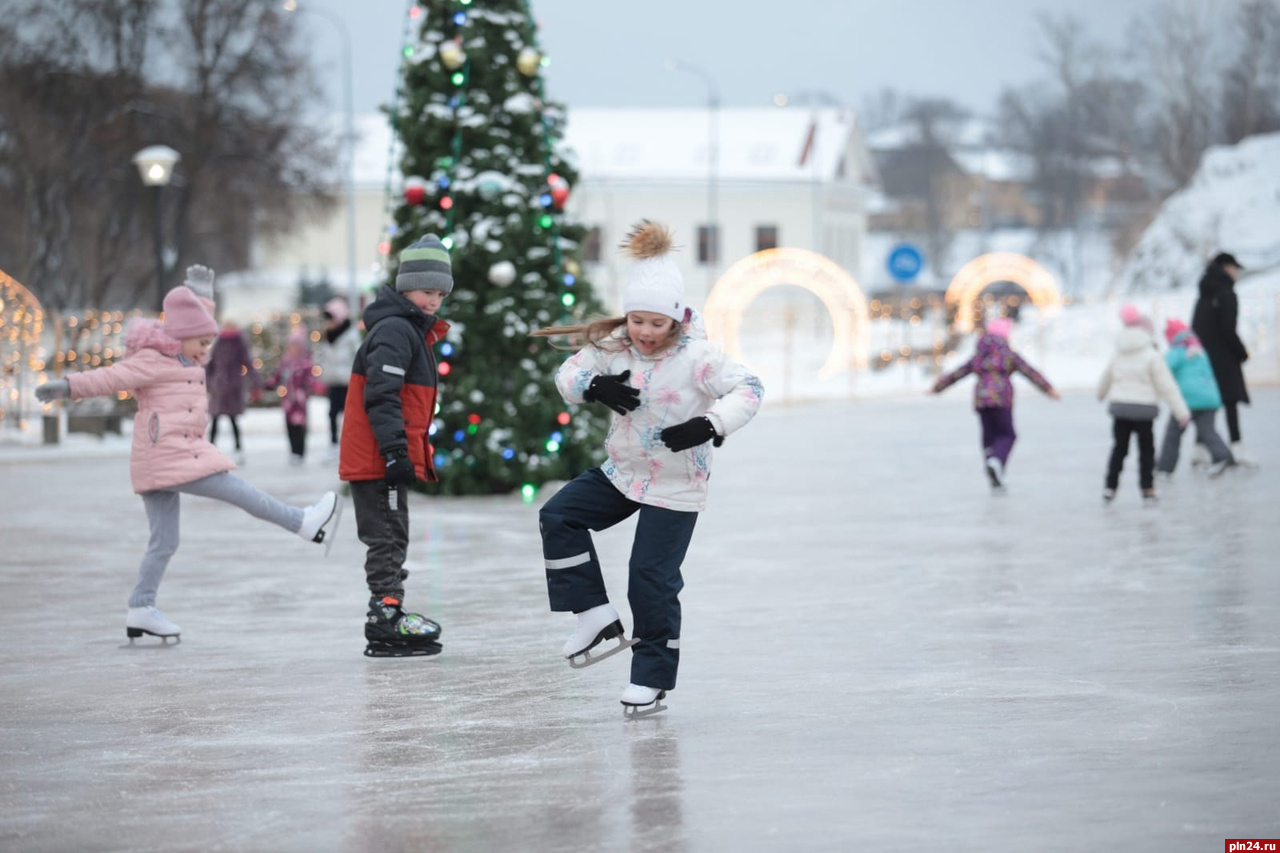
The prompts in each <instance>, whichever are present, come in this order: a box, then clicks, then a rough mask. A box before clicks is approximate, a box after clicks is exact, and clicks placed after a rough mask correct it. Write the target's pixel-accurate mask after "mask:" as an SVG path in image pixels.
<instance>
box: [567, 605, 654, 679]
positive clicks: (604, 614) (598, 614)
mask: <svg viewBox="0 0 1280 853" xmlns="http://www.w3.org/2000/svg"><path fill="white" fill-rule="evenodd" d="M614 639H616V640H617V641H618V644H617V645H616V646H614V647H613V648H611V649H609V650H607V651H604V652H599V653H597V654H594V655H593V654H591V650H592V649H594V648H595V647H596V646H598V645H600V644H601V643H603V642H604V641H605V640H614ZM635 643H636V641H635V640H628V639H627V635H626V631H624V630H623V628H622V620H621V619H619V618H618V611H617V610H615V609H614V607H613V605H612V604H601V605H599V606H597V607H593V608H591V609H590V610H584V611H582V612H581V613H579V614H578V630H576V631H574V632H573V636H572V637H570V638H569V641H568V642H567V643H565V644H564V648H563V649H561V650H560V653H561V654H562V655H564V656H565V658H566V659H568V661H569V666H571V667H573V668H574V669H582V668H583V667H588V666H591V665H592V664H595V663H599V662H600V661H602V660H604V659H605V658H611V657H613V656H614V655H616V654H617V653H618V652H620V651H623V650H624V649H629V648H631V647H632V646H633V645H635Z"/></svg>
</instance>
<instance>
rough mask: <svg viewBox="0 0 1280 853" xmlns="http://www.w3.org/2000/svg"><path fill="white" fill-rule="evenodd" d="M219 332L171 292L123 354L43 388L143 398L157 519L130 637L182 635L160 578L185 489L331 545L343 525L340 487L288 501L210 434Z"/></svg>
mask: <svg viewBox="0 0 1280 853" xmlns="http://www.w3.org/2000/svg"><path fill="white" fill-rule="evenodd" d="M217 334H218V326H217V324H216V323H215V322H214V320H213V317H212V316H211V315H210V314H209V312H208V310H207V309H206V308H205V307H204V305H203V304H202V303H201V302H200V299H199V297H197V296H196V294H195V293H194V292H193V291H192V290H191V289H190V288H188V287H176V288H174V289H173V290H171V291H169V293H168V295H167V296H165V299H164V319H163V321H155V320H139V321H136V322H134V323H133V324H132V325H131V326H130V328H129V331H128V333H127V334H126V338H125V346H126V348H127V354H126V355H125V357H124V358H123V359H121V360H120V361H118V362H116V363H115V364H113V365H111V366H110V367H102V368H98V369H96V370H89V371H86V372H83V373H74V374H71V375H70V376H68V377H67V378H65V379H58V380H55V381H53V382H46V383H45V384H43V385H40V386H39V387H38V388H36V397H37V398H38V399H40V400H41V401H42V402H49V401H51V400H65V399H68V398H71V399H80V398H83V397H98V396H103V395H106V394H115V393H118V392H120V391H129V392H131V393H132V394H133V395H134V397H135V398H136V399H137V401H138V414H137V416H136V417H135V418H134V428H133V448H132V451H131V452H130V454H129V469H130V476H131V479H132V480H133V490H134V491H135V492H137V493H138V494H140V495H141V496H142V505H143V508H144V509H145V510H146V513H147V521H148V522H150V525H151V540H150V542H149V543H148V545H147V552H146V554H145V555H144V556H143V558H142V565H141V566H140V567H139V569H138V581H137V584H136V585H135V586H134V588H133V593H132V594H131V595H130V596H129V612H128V615H127V616H126V617H125V631H126V633H127V635H128V636H129V637H130V642H132V639H133V638H135V637H140V636H142V635H143V634H151V635H153V636H156V637H163V638H168V637H178V636H179V635H180V634H181V633H182V629H180V628H179V627H178V626H177V625H175V624H173V623H172V622H170V621H169V619H168V618H167V617H166V616H165V615H164V614H163V613H161V612H160V611H159V610H158V609H156V606H155V605H156V591H157V590H158V589H159V587H160V580H161V578H163V577H164V572H165V569H166V568H167V567H168V565H169V560H170V558H172V557H173V555H174V553H175V552H176V551H177V549H178V497H179V495H180V494H183V493H185V494H189V495H200V496H201V497H207V498H214V499H215V500H220V501H224V502H226V503H229V504H233V505H235V506H238V507H240V508H241V509H243V510H244V511H245V512H247V513H249V514H250V515H252V516H254V517H256V518H261V519H263V520H264V521H269V522H271V523H273V524H276V525H279V526H280V527H283V528H284V529H285V530H288V531H289V532H290V533H296V534H298V535H299V536H301V537H302V538H303V539H306V540H308V541H310V542H326V541H327V542H329V543H330V544H332V540H333V534H334V531H335V530H336V528H337V525H338V519H339V515H340V511H339V510H340V507H341V505H340V504H339V502H338V498H337V495H335V494H334V493H333V492H326V493H325V494H324V496H323V497H321V498H320V500H319V501H317V502H316V503H314V504H312V505H311V506H309V507H305V508H303V507H296V506H289V505H288V504H284V503H281V502H280V501H278V500H276V499H275V498H273V497H271V496H270V495H267V494H264V493H263V492H261V491H259V490H258V489H257V488H255V487H254V486H252V485H250V484H249V483H247V482H245V481H244V480H242V479H240V478H239V477H236V476H235V475H233V474H231V473H230V472H231V470H232V469H233V468H235V467H236V466H235V464H234V463H233V462H232V461H231V460H230V459H228V458H227V457H226V456H223V455H222V454H221V453H220V452H219V451H218V450H217V448H215V447H214V446H213V445H212V444H210V443H209V441H208V439H206V438H205V433H206V429H207V428H208V426H209V403H208V396H207V394H206V393H205V384H204V382H205V376H204V367H203V364H204V361H205V358H206V357H207V356H208V353H209V347H210V346H212V344H213V339H214V338H215V337H216V336H217ZM327 548H328V546H327V545H326V552H327ZM165 642H168V640H167V639H166V640H165Z"/></svg>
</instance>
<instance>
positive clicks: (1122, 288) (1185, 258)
mask: <svg viewBox="0 0 1280 853" xmlns="http://www.w3.org/2000/svg"><path fill="white" fill-rule="evenodd" d="M1219 251H1227V252H1231V253H1232V254H1234V255H1235V256H1236V257H1237V258H1239V259H1240V262H1241V263H1243V264H1244V265H1245V266H1246V267H1248V268H1249V270H1250V272H1251V273H1252V272H1260V271H1262V270H1263V269H1265V268H1268V267H1274V266H1277V265H1280V133H1270V134H1265V135H1261V136H1252V137H1249V138H1248V139H1245V140H1242V141H1241V142H1240V143H1238V144H1236V145H1232V146H1225V147H1218V148H1211V149H1209V150H1208V151H1207V152H1205V155H1204V159H1203V160H1202V161H1201V163H1200V169H1199V171H1198V172H1196V174H1195V177H1194V178H1192V179H1191V182H1190V183H1189V184H1187V186H1185V187H1183V188H1182V189H1181V190H1179V191H1178V192H1176V193H1174V194H1173V195H1171V196H1170V197H1169V198H1168V199H1167V200H1166V201H1165V203H1164V205H1163V206H1162V207H1161V209H1160V213H1159V215H1158V216H1157V217H1156V219H1155V220H1154V221H1153V222H1152V223H1151V225H1150V226H1148V227H1147V230H1146V231H1145V232H1144V233H1143V235H1142V237H1141V239H1139V241H1138V244H1137V246H1136V247H1135V248H1134V250H1133V253H1132V254H1131V255H1130V256H1129V260H1128V262H1127V263H1126V264H1125V266H1124V269H1123V270H1121V272H1120V275H1119V279H1118V281H1117V282H1116V284H1117V288H1116V290H1117V292H1119V293H1155V292H1160V291H1168V290H1181V289H1184V288H1195V286H1196V282H1197V281H1199V278H1200V274H1201V273H1202V272H1203V271H1204V266H1205V264H1206V263H1207V262H1208V260H1209V259H1210V258H1212V257H1213V255H1214V254H1216V253H1217V252H1219Z"/></svg>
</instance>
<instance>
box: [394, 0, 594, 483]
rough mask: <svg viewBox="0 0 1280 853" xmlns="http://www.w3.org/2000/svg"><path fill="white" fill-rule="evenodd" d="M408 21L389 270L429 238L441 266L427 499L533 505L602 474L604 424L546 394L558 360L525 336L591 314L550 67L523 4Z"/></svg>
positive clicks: (441, 2) (463, 5)
mask: <svg viewBox="0 0 1280 853" xmlns="http://www.w3.org/2000/svg"><path fill="white" fill-rule="evenodd" d="M412 14H413V16H414V20H415V21H416V22H418V27H417V31H416V32H415V33H413V36H412V37H411V40H410V44H408V45H407V46H406V51H405V55H406V60H405V62H404V64H403V69H404V71H403V81H402V86H401V91H400V95H399V99H398V104H397V106H396V108H395V109H394V111H393V115H392V125H393V129H394V131H395V132H396V134H397V136H398V138H399V140H400V141H401V143H402V144H403V156H402V160H401V163H400V168H401V170H402V172H403V174H404V194H403V197H402V198H401V199H400V200H399V203H398V205H397V207H396V209H395V212H394V219H395V227H394V233H393V234H392V236H391V239H390V245H389V249H390V253H389V255H388V257H389V258H390V259H391V265H392V267H394V265H395V261H394V259H395V258H396V257H397V255H398V253H399V251H400V250H401V249H403V248H404V247H405V246H407V245H409V244H410V243H412V242H413V241H414V240H416V239H417V238H419V237H421V236H422V235H423V234H426V233H434V234H436V235H438V236H439V237H440V238H441V241H442V242H443V243H444V244H445V246H446V247H447V248H449V250H450V254H451V259H452V266H453V279H454V288H453V292H452V293H451V294H450V295H449V298H448V299H447V300H446V302H445V305H444V308H443V309H442V310H441V316H442V317H443V318H444V319H445V320H446V321H447V322H448V323H449V324H450V325H451V327H452V328H451V330H450V332H449V335H448V337H447V339H446V340H445V341H444V342H442V343H441V344H439V345H438V346H437V352H436V354H437V357H438V364H439V371H440V390H441V394H440V399H441V405H440V408H439V411H438V412H437V415H436V420H435V423H434V424H433V430H434V432H433V434H432V444H433V447H434V449H435V463H436V468H437V471H438V473H439V475H440V483H439V484H437V485H435V486H432V487H431V488H432V489H433V490H435V491H440V492H443V493H446V494H494V493H503V492H509V491H512V490H515V489H520V490H521V491H522V492H523V494H524V495H525V497H526V499H529V498H532V496H533V495H534V494H535V493H536V490H537V488H538V487H539V486H540V485H542V484H543V483H545V482H547V481H549V480H565V479H570V478H572V477H573V476H575V475H576V474H578V473H579V472H580V471H581V470H582V469H584V468H586V467H589V466H591V465H592V464H596V463H597V462H599V461H600V459H599V454H600V453H601V448H602V446H603V431H604V426H605V423H606V421H605V415H606V414H607V412H602V411H595V410H594V409H593V407H582V408H579V409H577V410H575V411H570V410H569V408H568V407H567V406H566V405H565V404H564V402H563V400H562V399H561V397H560V394H559V393H558V392H557V390H556V387H555V381H554V379H555V372H556V369H557V368H558V367H559V366H560V364H561V363H562V362H563V361H564V358H565V353H563V352H561V351H558V350H556V349H554V348H552V347H551V346H549V345H548V344H547V343H546V341H545V340H541V339H535V338H530V337H529V332H531V331H534V330H536V329H538V328H541V327H544V326H548V325H558V324H567V323H574V322H579V321H580V320H581V319H582V318H584V317H586V316H590V315H594V314H599V313H602V310H603V309H602V306H601V305H600V304H599V302H598V301H597V299H596V297H595V296H594V295H593V293H592V290H591V287H590V285H589V283H588V282H586V281H584V280H582V279H581V278H580V277H579V273H580V271H581V268H580V266H579V263H578V260H579V259H578V252H579V247H580V244H581V241H582V239H583V237H584V235H585V229H584V228H583V227H582V226H580V225H577V224H575V223H573V222H570V221H568V220H567V219H566V218H565V216H564V213H563V208H564V203H565V200H566V199H567V198H568V195H569V192H570V189H571V188H572V186H573V185H574V183H575V181H576V179H577V174H576V172H575V171H574V169H573V168H572V166H571V165H570V164H569V163H567V162H565V161H564V160H563V159H561V156H560V153H559V151H558V146H559V141H560V139H561V138H562V136H563V128H564V110H563V108H562V107H560V106H559V105H556V104H553V103H550V102H548V101H547V100H546V98H545V97H544V94H543V69H544V67H545V65H546V62H547V60H546V59H545V58H544V57H543V55H542V53H541V51H540V49H539V47H538V43H537V37H536V24H535V23H534V20H533V15H532V12H531V10H530V8H529V5H528V3H527V2H525V0H475V2H472V0H429V2H424V3H421V4H419V5H418V6H416V7H415V8H414V10H413V13H412ZM389 272H390V275H391V276H392V277H394V275H395V269H394V268H393V269H391V270H390V271H389Z"/></svg>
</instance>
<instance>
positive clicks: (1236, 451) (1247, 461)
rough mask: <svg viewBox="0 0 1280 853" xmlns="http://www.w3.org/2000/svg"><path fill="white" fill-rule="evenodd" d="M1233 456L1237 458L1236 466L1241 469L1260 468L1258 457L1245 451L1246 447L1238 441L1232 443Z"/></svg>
mask: <svg viewBox="0 0 1280 853" xmlns="http://www.w3.org/2000/svg"><path fill="white" fill-rule="evenodd" d="M1231 455H1232V456H1233V457H1234V458H1235V460H1236V464H1237V465H1239V466H1240V467H1241V468H1257V467H1258V459H1257V457H1255V456H1254V455H1253V454H1252V453H1250V452H1249V451H1247V450H1245V449H1244V445H1243V444H1241V443H1240V442H1238V441H1233V442H1231Z"/></svg>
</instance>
